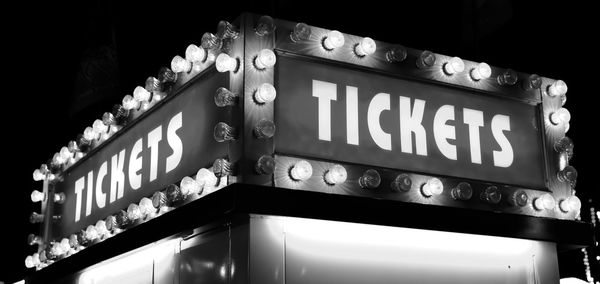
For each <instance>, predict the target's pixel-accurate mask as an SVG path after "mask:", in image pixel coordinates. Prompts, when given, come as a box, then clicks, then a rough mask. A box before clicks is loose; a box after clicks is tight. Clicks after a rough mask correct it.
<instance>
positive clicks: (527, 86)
mask: <svg viewBox="0 0 600 284" xmlns="http://www.w3.org/2000/svg"><path fill="white" fill-rule="evenodd" d="M541 86H542V78H541V77H540V76H538V75H536V74H531V75H529V77H527V79H525V81H523V83H522V87H523V89H524V90H525V91H530V90H535V89H539V88H540V87H541Z"/></svg>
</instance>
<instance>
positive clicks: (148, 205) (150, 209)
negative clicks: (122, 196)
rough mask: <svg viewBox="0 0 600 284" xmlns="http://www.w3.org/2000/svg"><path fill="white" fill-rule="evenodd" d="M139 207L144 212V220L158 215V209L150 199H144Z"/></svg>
mask: <svg viewBox="0 0 600 284" xmlns="http://www.w3.org/2000/svg"><path fill="white" fill-rule="evenodd" d="M138 206H139V207H140V212H142V216H144V218H147V217H148V216H151V215H152V214H154V213H156V208H155V207H154V204H152V199H150V198H148V197H144V198H142V199H141V200H140V202H139V205H138Z"/></svg>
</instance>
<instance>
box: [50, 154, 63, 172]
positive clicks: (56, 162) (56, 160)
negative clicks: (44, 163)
mask: <svg viewBox="0 0 600 284" xmlns="http://www.w3.org/2000/svg"><path fill="white" fill-rule="evenodd" d="M64 163H65V159H63V157H62V155H61V154H60V153H54V155H53V156H52V161H51V163H50V164H51V165H52V166H53V167H54V168H56V169H60V166H61V165H62V164H64Z"/></svg>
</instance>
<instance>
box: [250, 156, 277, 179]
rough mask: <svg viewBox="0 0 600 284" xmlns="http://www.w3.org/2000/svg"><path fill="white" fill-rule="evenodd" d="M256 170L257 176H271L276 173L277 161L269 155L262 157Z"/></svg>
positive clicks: (255, 167)
mask: <svg viewBox="0 0 600 284" xmlns="http://www.w3.org/2000/svg"><path fill="white" fill-rule="evenodd" d="M254 170H255V171H256V173H257V174H261V175H270V174H273V172H274V171H275V159H273V157H271V156H268V155H262V156H260V158H258V161H256V165H254Z"/></svg>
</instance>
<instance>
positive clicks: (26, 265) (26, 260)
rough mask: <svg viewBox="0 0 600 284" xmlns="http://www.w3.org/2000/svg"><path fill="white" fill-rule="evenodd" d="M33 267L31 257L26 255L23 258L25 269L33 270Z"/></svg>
mask: <svg viewBox="0 0 600 284" xmlns="http://www.w3.org/2000/svg"><path fill="white" fill-rule="evenodd" d="M34 266H35V265H34V264H33V257H32V256H31V255H28V256H27V257H26V258H25V267H27V268H33V267H34Z"/></svg>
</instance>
